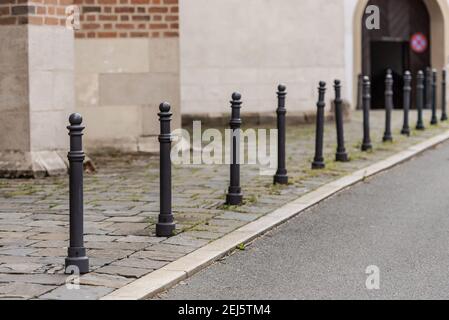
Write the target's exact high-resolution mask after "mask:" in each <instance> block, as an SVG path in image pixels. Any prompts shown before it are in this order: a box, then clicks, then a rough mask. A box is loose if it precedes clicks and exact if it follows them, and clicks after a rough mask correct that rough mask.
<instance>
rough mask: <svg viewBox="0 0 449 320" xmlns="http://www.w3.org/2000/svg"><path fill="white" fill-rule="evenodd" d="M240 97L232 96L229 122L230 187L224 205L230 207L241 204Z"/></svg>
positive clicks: (235, 93) (238, 94) (235, 94)
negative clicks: (230, 139) (230, 138)
mask: <svg viewBox="0 0 449 320" xmlns="http://www.w3.org/2000/svg"><path fill="white" fill-rule="evenodd" d="M241 99H242V95H241V94H240V93H238V92H234V93H233V94H232V101H231V108H232V114H231V121H230V122H229V125H230V128H231V132H232V141H231V152H232V153H231V157H232V159H231V161H232V162H231V169H230V171H231V172H230V176H231V179H230V185H229V189H228V193H227V195H226V204H227V205H231V206H237V205H241V204H242V203H243V194H242V188H241V187H240V127H241V125H242V119H241V118H240V109H241V106H242V101H241Z"/></svg>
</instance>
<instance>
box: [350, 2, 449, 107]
mask: <svg viewBox="0 0 449 320" xmlns="http://www.w3.org/2000/svg"><path fill="white" fill-rule="evenodd" d="M370 5H374V6H377V7H378V8H379V9H380V29H373V30H368V29H367V28H366V26H365V22H366V18H367V17H368V15H366V13H365V10H366V8H367V6H370ZM447 14H448V5H447V2H446V1H445V0H394V1H391V0H362V1H359V2H358V4H357V8H356V12H355V17H354V19H355V20H354V28H355V30H354V41H355V43H354V49H355V54H354V58H355V68H354V81H355V82H354V83H355V84H356V83H357V75H358V74H364V75H369V76H370V77H371V82H372V107H373V108H383V107H384V80H385V71H386V69H387V68H391V69H392V70H393V75H394V80H395V88H394V89H395V96H394V105H395V106H396V107H401V106H402V75H403V73H404V71H405V70H410V71H411V72H412V74H413V75H416V72H417V71H418V70H424V69H425V68H426V67H428V66H432V67H433V68H437V69H441V68H443V67H444V66H445V64H446V57H447V40H446V37H447V35H446V34H447V32H446V24H447V19H446V16H447Z"/></svg>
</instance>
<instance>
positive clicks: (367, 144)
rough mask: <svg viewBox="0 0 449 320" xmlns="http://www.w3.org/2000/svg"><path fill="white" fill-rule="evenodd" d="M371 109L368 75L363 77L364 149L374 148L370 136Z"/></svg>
mask: <svg viewBox="0 0 449 320" xmlns="http://www.w3.org/2000/svg"><path fill="white" fill-rule="evenodd" d="M370 109H371V82H370V79H369V77H368V76H365V77H363V143H362V151H370V150H372V149H373V146H372V144H371V138H370V128H369V113H370Z"/></svg>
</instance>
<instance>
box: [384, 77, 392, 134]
mask: <svg viewBox="0 0 449 320" xmlns="http://www.w3.org/2000/svg"><path fill="white" fill-rule="evenodd" d="M392 110H393V75H392V72H391V70H390V69H388V70H387V76H386V78H385V133H384V137H383V139H382V140H383V142H392V141H393V136H392V135H391V111H392Z"/></svg>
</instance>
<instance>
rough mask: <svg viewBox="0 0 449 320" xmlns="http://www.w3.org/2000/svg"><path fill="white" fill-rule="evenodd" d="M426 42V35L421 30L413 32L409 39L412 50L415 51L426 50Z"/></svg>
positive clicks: (421, 51)
mask: <svg viewBox="0 0 449 320" xmlns="http://www.w3.org/2000/svg"><path fill="white" fill-rule="evenodd" d="M428 44H429V42H428V41H427V38H426V36H425V35H424V34H422V33H421V32H418V33H415V34H414V35H413V36H412V39H411V41H410V46H411V47H412V50H413V51H415V52H417V53H423V52H424V51H426V50H427V46H428Z"/></svg>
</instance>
